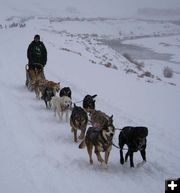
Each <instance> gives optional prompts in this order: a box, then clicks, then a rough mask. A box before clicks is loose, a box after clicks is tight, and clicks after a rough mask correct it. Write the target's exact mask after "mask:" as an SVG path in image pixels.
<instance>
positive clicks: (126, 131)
mask: <svg viewBox="0 0 180 193" xmlns="http://www.w3.org/2000/svg"><path fill="white" fill-rule="evenodd" d="M147 135H148V128H147V127H141V126H139V127H132V126H127V127H124V128H123V129H122V131H121V132H120V134H119V148H120V163H121V164H124V157H123V146H124V145H125V144H126V145H127V146H128V151H127V153H126V155H125V161H127V159H128V156H130V167H134V162H133V153H134V152H137V151H140V153H141V156H142V158H143V161H146V142H147V140H146V137H147Z"/></svg>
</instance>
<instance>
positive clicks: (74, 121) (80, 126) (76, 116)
mask: <svg viewBox="0 0 180 193" xmlns="http://www.w3.org/2000/svg"><path fill="white" fill-rule="evenodd" d="M87 122H88V116H87V113H86V112H85V111H84V109H83V108H81V107H79V106H76V105H75V104H74V107H73V110H72V114H71V116H70V125H71V131H72V132H73V133H74V142H77V131H78V130H80V131H81V133H80V135H79V139H83V138H84V135H85V131H86V127H87Z"/></svg>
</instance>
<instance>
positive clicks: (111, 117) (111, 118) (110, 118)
mask: <svg viewBox="0 0 180 193" xmlns="http://www.w3.org/2000/svg"><path fill="white" fill-rule="evenodd" d="M109 120H110V122H111V123H113V115H111V116H110V117H109Z"/></svg>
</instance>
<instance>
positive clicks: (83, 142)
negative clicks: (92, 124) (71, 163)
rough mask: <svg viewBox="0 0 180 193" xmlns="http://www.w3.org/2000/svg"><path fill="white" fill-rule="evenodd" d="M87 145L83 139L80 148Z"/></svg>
mask: <svg viewBox="0 0 180 193" xmlns="http://www.w3.org/2000/svg"><path fill="white" fill-rule="evenodd" d="M85 146H86V143H85V140H83V141H82V142H81V143H80V144H79V149H83V148H85Z"/></svg>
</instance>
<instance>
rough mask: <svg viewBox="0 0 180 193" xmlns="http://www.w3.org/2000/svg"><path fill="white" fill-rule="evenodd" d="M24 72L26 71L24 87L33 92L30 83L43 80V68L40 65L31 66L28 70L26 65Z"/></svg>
mask: <svg viewBox="0 0 180 193" xmlns="http://www.w3.org/2000/svg"><path fill="white" fill-rule="evenodd" d="M25 71H26V82H25V85H26V86H27V88H28V89H29V90H31V91H32V90H33V87H32V83H33V82H34V81H35V80H39V79H45V75H44V68H43V65H42V64H39V63H36V64H33V67H32V68H30V67H29V65H28V64H26V66H25Z"/></svg>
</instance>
